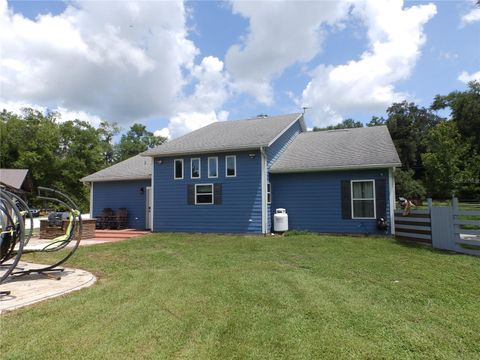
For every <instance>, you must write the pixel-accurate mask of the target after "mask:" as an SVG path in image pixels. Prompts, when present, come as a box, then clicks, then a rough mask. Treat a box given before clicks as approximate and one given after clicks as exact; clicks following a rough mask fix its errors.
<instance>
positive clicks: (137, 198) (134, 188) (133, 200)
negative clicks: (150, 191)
mask: <svg viewBox="0 0 480 360" xmlns="http://www.w3.org/2000/svg"><path fill="white" fill-rule="evenodd" d="M150 184H151V182H150V180H129V181H105V182H95V183H93V216H94V217H98V216H100V215H101V213H102V210H103V209H104V208H111V209H112V210H113V211H114V213H115V212H116V211H117V210H118V209H119V208H126V209H127V211H128V227H129V228H132V229H145V207H146V196H147V195H146V194H147V192H146V190H145V189H146V187H147V186H150ZM142 187H143V188H144V190H145V191H144V193H143V194H142V193H141V191H140V188H142Z"/></svg>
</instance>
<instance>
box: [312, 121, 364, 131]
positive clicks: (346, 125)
mask: <svg viewBox="0 0 480 360" xmlns="http://www.w3.org/2000/svg"><path fill="white" fill-rule="evenodd" d="M361 127H363V123H362V122H360V121H355V120H353V119H345V120H343V121H342V122H341V123H339V124H337V125H329V126H327V127H324V128H320V127H316V126H315V127H314V128H313V131H325V130H338V129H352V128H361Z"/></svg>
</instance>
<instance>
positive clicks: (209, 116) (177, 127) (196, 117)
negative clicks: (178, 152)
mask: <svg viewBox="0 0 480 360" xmlns="http://www.w3.org/2000/svg"><path fill="white" fill-rule="evenodd" d="M227 118H228V112H226V111H220V112H219V113H218V114H217V113H216V112H215V111H211V112H209V113H205V112H188V113H179V114H178V115H176V116H174V117H172V118H170V123H169V125H168V129H162V130H159V131H162V132H166V131H168V134H169V135H170V138H176V137H178V136H180V135H183V134H186V133H188V132H190V131H193V130H196V129H199V128H201V127H203V126H206V125H209V124H211V123H214V122H216V121H224V120H227Z"/></svg>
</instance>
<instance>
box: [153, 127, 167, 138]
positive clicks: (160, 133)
mask: <svg viewBox="0 0 480 360" xmlns="http://www.w3.org/2000/svg"><path fill="white" fill-rule="evenodd" d="M153 135H155V136H162V137H166V138H167V139H170V138H171V136H170V130H169V129H168V128H163V129H160V130H156V131H154V132H153Z"/></svg>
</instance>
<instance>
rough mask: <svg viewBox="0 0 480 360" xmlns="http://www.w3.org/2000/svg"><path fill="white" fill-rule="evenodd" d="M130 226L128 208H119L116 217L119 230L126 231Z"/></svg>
mask: <svg viewBox="0 0 480 360" xmlns="http://www.w3.org/2000/svg"><path fill="white" fill-rule="evenodd" d="M127 225H128V211H127V209H126V208H119V209H118V210H117V215H116V227H117V229H125V228H126V227H127Z"/></svg>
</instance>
